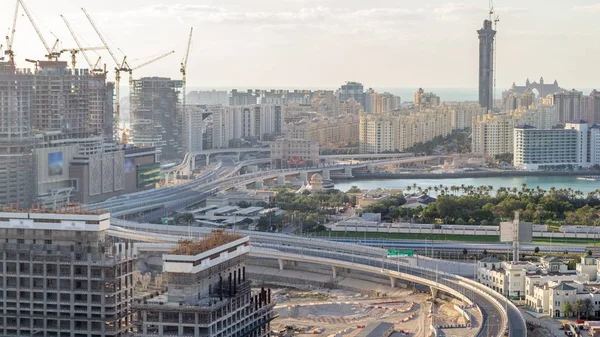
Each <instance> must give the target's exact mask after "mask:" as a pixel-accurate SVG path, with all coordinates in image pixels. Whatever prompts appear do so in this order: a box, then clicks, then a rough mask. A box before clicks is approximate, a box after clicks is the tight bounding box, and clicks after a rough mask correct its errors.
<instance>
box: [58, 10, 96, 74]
mask: <svg viewBox="0 0 600 337" xmlns="http://www.w3.org/2000/svg"><path fill="white" fill-rule="evenodd" d="M60 17H61V18H62V19H63V21H64V22H65V25H66V26H67V29H68V30H69V33H71V36H72V37H73V40H75V44H77V48H79V49H78V50H77V51H74V49H72V50H71V63H72V65H73V69H75V62H76V60H75V54H77V52H81V54H82V55H83V58H85V61H86V62H87V64H88V66H89V67H90V71H91V72H92V74H103V73H104V70H103V69H101V68H98V66H99V63H100V61H101V58H100V57H98V61H96V63H95V64H92V62H91V61H90V58H89V57H88V56H87V54H86V53H85V51H86V50H90V49H89V48H83V47H82V46H81V43H80V42H79V39H78V38H77V34H75V31H74V30H73V28H71V25H70V24H69V21H67V19H66V18H65V17H64V16H63V15H61V16H60ZM102 49H106V48H102ZM91 50H97V49H95V48H92V49H91Z"/></svg>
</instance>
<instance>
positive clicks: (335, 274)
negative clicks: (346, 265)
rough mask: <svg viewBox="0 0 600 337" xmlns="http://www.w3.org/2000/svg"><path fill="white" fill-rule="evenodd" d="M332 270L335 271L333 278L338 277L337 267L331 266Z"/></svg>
mask: <svg viewBox="0 0 600 337" xmlns="http://www.w3.org/2000/svg"><path fill="white" fill-rule="evenodd" d="M331 271H332V272H333V278H336V277H337V267H336V266H331Z"/></svg>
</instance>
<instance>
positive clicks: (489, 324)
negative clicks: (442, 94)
mask: <svg viewBox="0 0 600 337" xmlns="http://www.w3.org/2000/svg"><path fill="white" fill-rule="evenodd" d="M114 221H115V222H117V223H119V224H121V225H126V226H127V227H129V226H131V227H129V229H119V227H116V226H113V228H112V229H111V230H113V231H121V232H124V233H132V232H133V233H140V234H141V235H148V236H154V237H156V238H160V239H168V238H169V237H171V239H172V240H173V241H176V240H177V239H178V237H186V236H188V235H191V236H197V235H200V234H202V233H206V232H207V231H208V230H209V229H206V228H198V227H185V226H165V225H148V224H139V223H132V222H126V221H122V220H117V219H115V220H114ZM134 226H135V227H137V228H135V230H132V228H134ZM149 231H152V232H155V233H149ZM238 233H240V234H245V232H244V231H238ZM249 233H250V234H251V240H252V241H251V242H252V245H253V246H256V247H260V248H265V249H274V250H277V251H280V252H282V253H291V254H297V255H301V256H312V257H317V258H323V259H332V260H337V261H345V262H349V263H353V264H357V263H358V264H363V265H367V266H375V267H378V268H381V270H382V271H383V270H390V271H397V272H401V273H406V274H410V275H413V276H416V277H420V278H426V279H429V280H436V282H437V283H439V284H441V285H445V286H447V287H450V288H452V289H455V290H457V291H460V292H461V293H463V294H465V295H467V296H469V297H471V298H472V300H473V301H474V302H475V303H477V304H478V305H479V306H480V309H481V311H482V316H483V318H484V322H486V323H485V324H483V330H482V334H480V336H488V335H489V336H501V334H502V331H501V330H502V326H501V323H500V322H501V321H502V317H503V311H506V313H507V317H508V322H509V324H510V336H514V337H517V336H518V337H521V336H525V326H524V324H523V323H522V322H523V317H522V316H521V314H520V312H519V311H518V309H516V307H514V306H510V305H508V304H506V305H505V308H504V310H502V308H498V307H497V306H496V305H495V304H494V303H493V301H490V300H488V298H487V297H486V296H484V295H483V294H482V293H480V291H486V293H487V294H489V295H492V296H493V297H494V298H496V300H497V301H498V302H500V303H507V302H505V301H506V300H505V299H504V298H503V297H502V296H501V295H499V294H497V293H496V292H494V291H491V290H489V289H488V288H485V287H484V286H482V285H481V284H479V283H476V282H473V281H470V280H467V279H465V278H462V277H459V276H456V275H452V274H448V273H443V272H438V271H436V270H432V269H426V268H420V267H414V266H411V265H410V264H409V263H407V262H406V261H405V260H399V261H397V260H396V259H393V260H390V259H387V258H385V259H384V258H383V254H382V251H383V250H382V249H379V248H374V247H371V248H369V247H364V246H359V245H356V244H348V243H338V244H336V245H331V242H329V241H326V240H319V239H310V238H298V237H294V236H290V235H283V234H272V233H257V232H249ZM252 234H253V235H252ZM112 235H114V233H113V234H112ZM117 235H118V234H117ZM440 263H443V261H441V260H440ZM468 285H470V286H471V287H475V288H469V287H467V286H468ZM469 289H470V290H469ZM473 289H483V290H478V291H474V290H473ZM488 333H489V334H488Z"/></svg>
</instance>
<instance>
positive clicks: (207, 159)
mask: <svg viewBox="0 0 600 337" xmlns="http://www.w3.org/2000/svg"><path fill="white" fill-rule="evenodd" d="M209 164H210V154H208V153H207V154H206V166H208V165H209Z"/></svg>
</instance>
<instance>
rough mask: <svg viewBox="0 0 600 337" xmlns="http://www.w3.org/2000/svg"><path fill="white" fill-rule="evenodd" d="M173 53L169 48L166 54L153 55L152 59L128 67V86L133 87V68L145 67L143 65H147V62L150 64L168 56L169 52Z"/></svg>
mask: <svg viewBox="0 0 600 337" xmlns="http://www.w3.org/2000/svg"><path fill="white" fill-rule="evenodd" d="M173 53H175V51H174V50H171V51H170V52H168V53H166V54H162V55H160V56H158V57H155V58H153V59H152V60H150V61H147V62H144V63H142V64H140V65H137V66H135V67H133V68H129V87H130V88H132V87H133V71H134V70H138V69H140V68H142V67H145V66H147V65H149V64H151V63H154V62H156V61H158V60H161V59H163V58H165V57H167V56H169V55H171V54H173Z"/></svg>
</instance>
